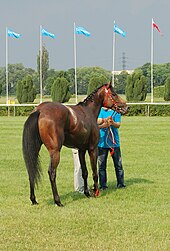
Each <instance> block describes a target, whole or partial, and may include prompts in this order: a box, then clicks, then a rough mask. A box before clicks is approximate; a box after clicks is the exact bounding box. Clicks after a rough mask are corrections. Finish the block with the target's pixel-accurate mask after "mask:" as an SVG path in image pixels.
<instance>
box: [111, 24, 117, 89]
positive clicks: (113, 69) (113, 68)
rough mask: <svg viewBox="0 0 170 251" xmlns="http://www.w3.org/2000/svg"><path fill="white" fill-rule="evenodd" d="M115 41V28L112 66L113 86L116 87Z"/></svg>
mask: <svg viewBox="0 0 170 251" xmlns="http://www.w3.org/2000/svg"><path fill="white" fill-rule="evenodd" d="M114 25H115V21H114ZM115 43H116V34H115V32H114V29H113V49H112V50H113V58H112V60H113V66H112V86H113V87H114V77H115V74H114V73H115Z"/></svg>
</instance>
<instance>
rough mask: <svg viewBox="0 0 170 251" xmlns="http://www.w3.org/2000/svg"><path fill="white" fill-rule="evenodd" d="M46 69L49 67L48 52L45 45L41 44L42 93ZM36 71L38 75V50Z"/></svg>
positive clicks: (46, 74)
mask: <svg viewBox="0 0 170 251" xmlns="http://www.w3.org/2000/svg"><path fill="white" fill-rule="evenodd" d="M48 69H49V53H48V51H47V49H46V47H45V45H43V46H42V87H43V93H44V87H45V84H46V79H47V77H48ZM37 71H38V76H40V51H39V54H38V56H37Z"/></svg>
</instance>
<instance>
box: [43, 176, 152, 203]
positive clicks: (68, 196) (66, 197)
mask: <svg viewBox="0 0 170 251" xmlns="http://www.w3.org/2000/svg"><path fill="white" fill-rule="evenodd" d="M125 183H126V188H128V187H129V186H133V185H134V184H142V183H145V184H152V183H154V182H153V181H151V180H148V179H142V178H130V179H126V180H125ZM126 188H122V189H121V190H126ZM117 190H118V189H117V187H116V183H115V182H108V189H106V190H103V191H100V195H99V196H105V195H106V194H110V193H113V192H116V191H117ZM90 193H91V194H92V188H90ZM93 197H94V196H91V197H90V198H93ZM90 198H89V199H90ZM60 199H61V203H64V205H65V204H70V203H72V202H74V201H77V200H82V199H88V198H87V197H86V196H85V195H84V193H79V192H75V191H71V192H69V193H65V194H62V195H61V196H60ZM47 204H48V205H54V201H53V200H52V199H50V200H48V201H47Z"/></svg>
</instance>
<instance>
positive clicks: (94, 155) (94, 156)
mask: <svg viewBox="0 0 170 251" xmlns="http://www.w3.org/2000/svg"><path fill="white" fill-rule="evenodd" d="M89 156H90V163H91V167H92V172H93V181H94V195H95V196H98V195H99V189H98V174H97V148H96V149H94V150H91V151H90V150H89Z"/></svg>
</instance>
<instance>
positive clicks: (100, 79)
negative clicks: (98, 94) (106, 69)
mask: <svg viewBox="0 0 170 251" xmlns="http://www.w3.org/2000/svg"><path fill="white" fill-rule="evenodd" d="M106 82H107V78H106V77H105V76H102V75H101V76H96V77H92V78H91V79H90V83H89V85H88V90H87V95H89V94H90V93H92V92H93V91H94V90H95V89H96V88H97V87H99V86H101V85H102V84H104V83H106Z"/></svg>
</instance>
